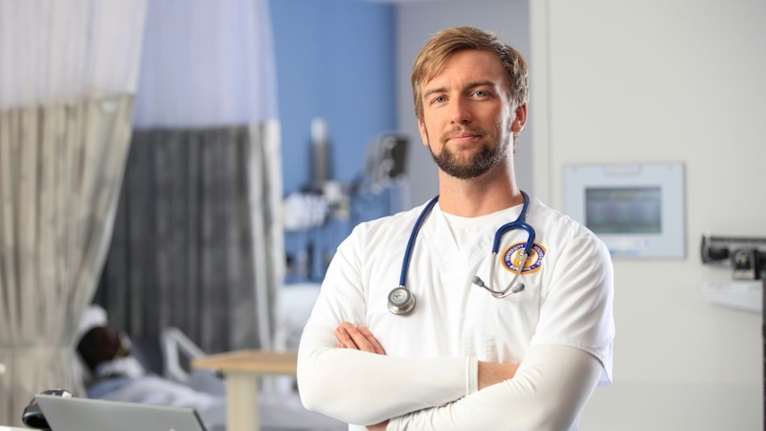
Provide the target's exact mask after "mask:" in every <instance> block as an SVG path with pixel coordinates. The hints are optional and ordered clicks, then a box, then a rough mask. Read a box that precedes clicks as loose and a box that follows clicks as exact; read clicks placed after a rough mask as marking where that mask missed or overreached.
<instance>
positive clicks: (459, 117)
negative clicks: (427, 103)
mask: <svg viewBox="0 0 766 431" xmlns="http://www.w3.org/2000/svg"><path fill="white" fill-rule="evenodd" d="M450 110H451V112H450V115H451V117H452V123H453V124H468V123H470V122H471V120H473V116H472V115H471V110H470V109H469V104H468V101H467V100H466V99H465V98H464V97H455V98H454V99H452V104H451V106H450Z"/></svg>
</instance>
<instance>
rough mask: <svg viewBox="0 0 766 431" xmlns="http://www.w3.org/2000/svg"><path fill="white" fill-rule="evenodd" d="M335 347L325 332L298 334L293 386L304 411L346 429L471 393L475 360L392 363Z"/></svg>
mask: <svg viewBox="0 0 766 431" xmlns="http://www.w3.org/2000/svg"><path fill="white" fill-rule="evenodd" d="M336 344H337V339H336V337H335V335H334V332H333V331H332V330H331V329H327V328H323V327H319V326H307V327H306V328H305V329H304V332H303V337H302V338H301V345H300V349H299V351H298V386H299V390H300V396H301V401H302V402H303V405H304V406H305V407H306V408H307V409H309V410H313V411H316V412H319V413H323V414H325V415H327V416H330V417H334V418H336V419H339V420H342V421H345V422H348V423H353V424H373V423H378V422H381V421H383V420H385V419H388V418H391V417H396V416H400V415H403V414H405V413H408V412H412V411H416V410H420V409H424V408H429V407H434V406H441V405H444V404H446V403H449V402H451V401H455V400H457V399H459V398H461V397H464V396H465V395H466V394H469V393H472V392H475V391H476V389H477V378H476V377H477V363H478V361H476V360H475V359H470V358H397V357H392V356H385V355H377V354H374V353H368V352H361V351H357V350H351V349H337V348H335V345H336Z"/></svg>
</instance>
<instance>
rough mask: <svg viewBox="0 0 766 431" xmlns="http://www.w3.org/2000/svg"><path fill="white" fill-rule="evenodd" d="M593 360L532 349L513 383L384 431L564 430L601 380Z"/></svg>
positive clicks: (564, 350) (571, 351)
mask: <svg viewBox="0 0 766 431" xmlns="http://www.w3.org/2000/svg"><path fill="white" fill-rule="evenodd" d="M601 370H602V367H601V363H600V362H599V361H598V360H597V359H596V358H595V357H593V356H592V355H590V354H588V353H586V352H583V351H581V350H578V349H575V348H572V347H565V346H555V345H547V346H537V347H535V348H533V349H531V350H530V351H529V353H528V355H527V357H526V358H525V359H524V361H523V362H522V364H521V365H520V366H519V369H518V370H517V372H516V375H515V376H514V378H513V379H510V380H506V381H504V382H502V383H500V384H497V385H493V386H490V387H488V388H486V389H483V390H481V391H478V392H476V393H474V394H471V395H469V396H467V397H465V398H463V399H461V400H458V401H455V402H453V403H450V404H448V405H445V406H442V407H436V408H429V409H424V410H420V411H415V412H413V413H410V414H407V415H403V416H400V417H397V418H393V419H391V422H390V423H389V425H388V428H387V429H388V430H418V431H429V430H438V431H449V430H460V431H467V430H488V429H491V430H536V431H547V430H551V431H562V430H569V429H570V428H571V426H572V424H574V422H575V421H576V420H577V417H578V416H579V414H580V412H581V411H582V409H583V408H584V407H585V404H586V402H587V401H588V399H589V398H590V395H591V393H592V392H593V389H594V388H595V387H596V383H597V382H598V379H599V376H600V375H601Z"/></svg>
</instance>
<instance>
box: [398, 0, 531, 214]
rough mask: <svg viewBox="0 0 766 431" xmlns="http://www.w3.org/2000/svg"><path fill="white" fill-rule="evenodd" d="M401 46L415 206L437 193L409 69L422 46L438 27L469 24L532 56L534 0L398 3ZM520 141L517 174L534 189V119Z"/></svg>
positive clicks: (403, 118)
mask: <svg viewBox="0 0 766 431" xmlns="http://www.w3.org/2000/svg"><path fill="white" fill-rule="evenodd" d="M396 25H397V30H396V35H397V41H396V47H397V59H398V64H397V75H396V78H397V84H396V85H397V89H398V95H397V107H398V118H397V126H398V129H399V130H400V131H403V132H404V133H407V135H408V136H409V137H410V144H411V145H410V151H409V166H408V167H409V178H410V183H411V187H412V196H411V197H412V199H411V202H412V206H417V205H420V204H422V203H424V202H425V201H426V200H428V199H430V198H432V197H434V195H436V194H437V193H438V181H437V174H436V165H435V164H434V162H433V160H432V159H431V155H430V153H429V152H428V148H427V147H425V146H423V145H422V141H421V139H420V134H419V133H418V123H417V120H416V118H415V108H414V105H413V102H412V87H411V85H410V73H411V72H412V63H413V62H414V61H415V57H416V56H417V54H418V52H419V51H420V48H422V47H423V45H424V44H425V43H426V42H427V41H428V39H429V38H430V37H431V36H432V35H433V34H434V33H436V32H437V31H439V30H441V29H443V28H447V27H455V26H461V25H470V26H474V27H479V28H482V29H484V30H489V31H493V32H495V33H496V34H497V35H498V36H499V37H500V39H501V40H503V41H504V42H506V43H508V44H510V45H512V46H513V47H515V48H516V49H518V50H519V51H520V52H521V53H522V55H524V56H525V57H526V58H527V59H529V55H530V41H529V5H528V2H527V0H512V1H509V0H506V1H487V0H476V1H470V2H469V1H426V2H420V1H416V2H410V3H400V4H398V5H397V6H396ZM533 122H534V119H530V122H529V123H527V127H526V130H525V131H524V132H523V133H522V134H521V136H520V137H519V140H518V141H517V143H516V146H517V151H516V177H517V180H518V182H519V185H520V187H521V188H522V189H523V190H525V191H527V192H529V193H534V190H532V146H531V145H532V137H531V136H532V125H533Z"/></svg>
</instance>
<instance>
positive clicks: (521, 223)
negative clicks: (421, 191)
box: [388, 191, 535, 315]
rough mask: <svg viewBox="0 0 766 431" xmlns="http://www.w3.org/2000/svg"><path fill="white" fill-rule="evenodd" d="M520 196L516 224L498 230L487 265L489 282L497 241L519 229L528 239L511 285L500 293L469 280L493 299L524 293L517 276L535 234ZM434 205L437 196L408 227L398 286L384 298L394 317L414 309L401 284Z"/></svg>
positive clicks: (526, 198)
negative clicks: (408, 237) (423, 226)
mask: <svg viewBox="0 0 766 431" xmlns="http://www.w3.org/2000/svg"><path fill="white" fill-rule="evenodd" d="M521 195H522V196H523V197H524V206H523V207H522V208H521V213H520V214H519V216H518V217H517V218H516V220H514V221H512V222H510V223H506V224H504V225H502V226H500V229H498V230H497V231H496V232H495V240H494V242H493V243H492V260H491V262H490V264H489V279H490V280H494V279H495V278H494V276H495V265H497V262H496V259H497V252H498V249H499V248H500V241H501V240H502V238H503V235H504V234H505V233H506V232H508V231H510V230H514V229H523V230H525V231H526V232H527V235H528V237H527V242H526V244H525V245H524V250H523V251H522V252H521V253H520V254H519V265H518V268H517V269H516V275H515V276H514V277H513V280H511V283H510V284H509V285H508V287H506V288H505V289H504V290H494V289H492V288H491V287H490V286H488V285H487V284H486V283H484V281H483V280H482V279H481V278H479V276H478V275H474V276H473V279H471V282H472V283H473V284H475V285H476V286H479V287H483V288H484V289H486V290H488V291H489V292H490V293H491V294H492V296H494V297H495V298H505V297H507V296H509V295H512V294H514V293H518V292H521V291H522V290H524V283H519V284H516V280H518V278H519V276H520V275H521V271H522V270H523V269H524V263H525V262H526V261H527V258H528V257H529V255H530V253H531V252H532V245H533V244H534V242H535V230H534V229H533V228H532V226H530V225H528V224H527V222H526V217H527V209H528V208H529V196H527V194H526V193H524V192H523V191H522V192H521ZM438 201H439V196H438V195H436V196H435V197H434V198H433V199H431V200H430V201H429V202H428V204H426V206H425V208H423V211H422V212H421V213H420V216H418V219H417V220H416V221H415V226H413V227H412V233H411V234H410V239H409V241H407V248H406V249H405V250H404V260H403V262H402V273H401V275H400V276H399V286H397V287H396V288H394V290H392V291H391V292H390V293H389V294H388V309H389V310H390V311H391V312H392V313H394V314H398V315H405V314H409V313H410V312H411V311H412V309H413V308H415V303H416V302H417V301H416V299H415V295H413V294H412V292H410V290H409V289H407V287H406V285H405V281H406V280H407V272H408V271H409V266H410V258H411V257H412V249H413V248H414V246H415V239H416V238H417V236H418V232H419V231H420V227H421V226H422V225H423V221H424V220H425V218H426V217H427V216H428V214H430V213H431V210H432V209H433V208H434V205H436V202H438Z"/></svg>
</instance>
